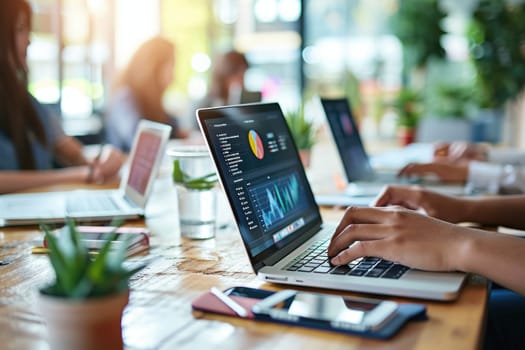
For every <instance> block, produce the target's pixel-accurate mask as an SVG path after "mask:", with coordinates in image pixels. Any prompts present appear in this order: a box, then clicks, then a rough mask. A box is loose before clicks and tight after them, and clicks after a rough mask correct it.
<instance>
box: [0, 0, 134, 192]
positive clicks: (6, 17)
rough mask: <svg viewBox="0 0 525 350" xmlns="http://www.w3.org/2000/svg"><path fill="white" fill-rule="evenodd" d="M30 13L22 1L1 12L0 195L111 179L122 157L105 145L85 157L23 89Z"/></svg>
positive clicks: (14, 1)
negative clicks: (101, 150)
mask: <svg viewBox="0 0 525 350" xmlns="http://www.w3.org/2000/svg"><path fill="white" fill-rule="evenodd" d="M31 13H32V12H31V7H30V5H29V3H27V2H26V1H25V0H9V1H4V2H3V3H2V10H1V11H0V193H7V192H14V191H20V190H24V189H27V188H30V187H35V186H48V185H52V184H57V183H64V182H72V183H73V182H97V183H99V182H104V181H106V180H109V179H112V178H114V177H115V176H117V175H118V172H119V170H120V167H121V165H122V164H123V162H124V160H125V157H124V155H123V154H122V153H120V152H118V151H117V150H114V149H112V148H109V147H108V148H106V149H105V152H104V153H103V154H102V156H101V157H100V158H99V157H97V158H96V159H91V160H90V159H86V157H84V154H83V146H82V144H81V143H80V142H78V141H77V140H76V139H74V138H72V137H70V136H67V135H65V134H64V131H63V130H62V128H61V125H60V122H59V120H57V119H56V118H55V117H54V116H52V115H50V114H49V113H47V110H45V109H44V107H43V106H42V105H41V104H40V103H39V102H38V101H37V100H36V99H35V98H34V97H33V96H31V94H30V93H29V92H28V90H27V74H28V65H27V57H26V53H27V47H28V46H29V44H30V41H29V35H30V30H31ZM57 163H58V164H59V165H60V166H62V167H63V168H60V169H55V168H54V165H55V164H57Z"/></svg>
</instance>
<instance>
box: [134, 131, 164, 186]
mask: <svg viewBox="0 0 525 350" xmlns="http://www.w3.org/2000/svg"><path fill="white" fill-rule="evenodd" d="M161 141H162V139H161V137H160V135H155V134H152V133H147V132H142V133H140V134H139V135H138V140H137V149H136V150H135V154H134V157H133V159H132V160H131V164H130V170H129V178H128V186H130V187H131V188H133V189H134V190H135V191H137V193H140V194H141V195H144V194H145V193H146V189H147V187H148V182H149V179H150V177H151V173H152V172H153V168H154V167H155V161H156V159H157V154H158V152H159V148H160V147H161V143H162V142H161Z"/></svg>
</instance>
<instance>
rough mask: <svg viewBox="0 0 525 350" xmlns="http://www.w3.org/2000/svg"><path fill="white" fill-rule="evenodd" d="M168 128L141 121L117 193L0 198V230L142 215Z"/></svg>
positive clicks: (84, 192)
mask: <svg viewBox="0 0 525 350" xmlns="http://www.w3.org/2000/svg"><path fill="white" fill-rule="evenodd" d="M170 133H171V127H170V126H168V125H165V124H160V123H155V122H151V121H147V120H141V121H140V122H139V125H138V127H137V131H136V134H135V139H134V141H133V146H132V149H131V153H130V156H129V159H128V161H129V162H128V167H127V168H126V173H125V174H123V176H122V180H121V184H120V187H119V189H118V190H72V191H62V192H43V193H23V194H7V195H1V196H0V226H15V225H33V224H41V223H62V222H64V220H65V219H66V218H73V219H75V221H77V222H98V221H111V220H112V219H130V218H137V217H140V216H142V215H144V209H145V206H146V202H147V199H148V197H149V194H150V192H151V190H152V186H153V182H154V180H155V177H156V175H157V171H158V168H159V165H160V163H161V160H162V158H163V154H164V148H165V145H166V142H167V141H168V139H169V136H170Z"/></svg>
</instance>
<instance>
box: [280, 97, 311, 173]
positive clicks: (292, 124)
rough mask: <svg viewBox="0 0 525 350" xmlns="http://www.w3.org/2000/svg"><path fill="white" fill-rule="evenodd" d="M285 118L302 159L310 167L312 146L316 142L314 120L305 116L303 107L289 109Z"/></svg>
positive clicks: (306, 166)
mask: <svg viewBox="0 0 525 350" xmlns="http://www.w3.org/2000/svg"><path fill="white" fill-rule="evenodd" d="M285 119H286V122H287V123H288V127H289V128H290V132H291V134H292V137H293V139H294V142H295V145H296V146H297V149H298V150H299V156H300V157H301V161H302V162H303V165H304V166H305V168H308V167H309V166H310V158H311V151H312V147H313V145H314V144H315V138H316V132H317V130H316V127H315V125H314V123H313V122H312V121H310V120H308V119H306V118H305V115H304V108H303V107H299V108H297V109H295V110H290V111H287V112H286V114H285Z"/></svg>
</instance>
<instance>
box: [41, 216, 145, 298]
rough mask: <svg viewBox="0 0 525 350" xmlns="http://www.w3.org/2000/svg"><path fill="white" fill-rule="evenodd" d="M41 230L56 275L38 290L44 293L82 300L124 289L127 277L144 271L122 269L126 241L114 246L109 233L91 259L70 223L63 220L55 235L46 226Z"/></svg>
mask: <svg viewBox="0 0 525 350" xmlns="http://www.w3.org/2000/svg"><path fill="white" fill-rule="evenodd" d="M42 229H43V230H44V232H45V240H46V242H47V246H48V248H49V259H50V261H51V265H52V267H53V269H54V271H55V275H56V279H55V282H54V283H53V284H52V285H50V286H48V287H46V288H44V289H42V292H43V293H44V294H49V295H54V296H59V297H65V298H71V299H85V298H91V297H99V296H104V295H109V294H114V293H118V292H121V291H123V290H125V289H126V288H128V282H129V279H130V277H131V276H132V275H133V274H135V273H136V272H138V271H140V270H141V269H142V268H144V265H141V266H138V267H135V268H133V269H127V268H124V266H123V262H124V260H125V258H126V249H127V246H128V242H126V241H123V242H121V243H119V244H118V245H116V246H115V243H114V239H115V236H116V235H115V234H109V235H108V237H107V238H106V242H105V243H104V246H103V247H102V249H101V250H100V252H99V253H98V254H97V255H96V256H95V257H92V256H91V255H90V254H89V252H88V249H87V248H86V247H85V245H84V243H83V242H82V239H81V237H80V234H79V233H78V231H77V230H76V227H75V224H74V222H73V221H72V220H68V221H67V224H66V226H64V227H63V228H62V229H61V231H60V233H59V235H56V234H54V233H52V232H50V231H49V229H48V228H47V227H46V226H43V227H42Z"/></svg>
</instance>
